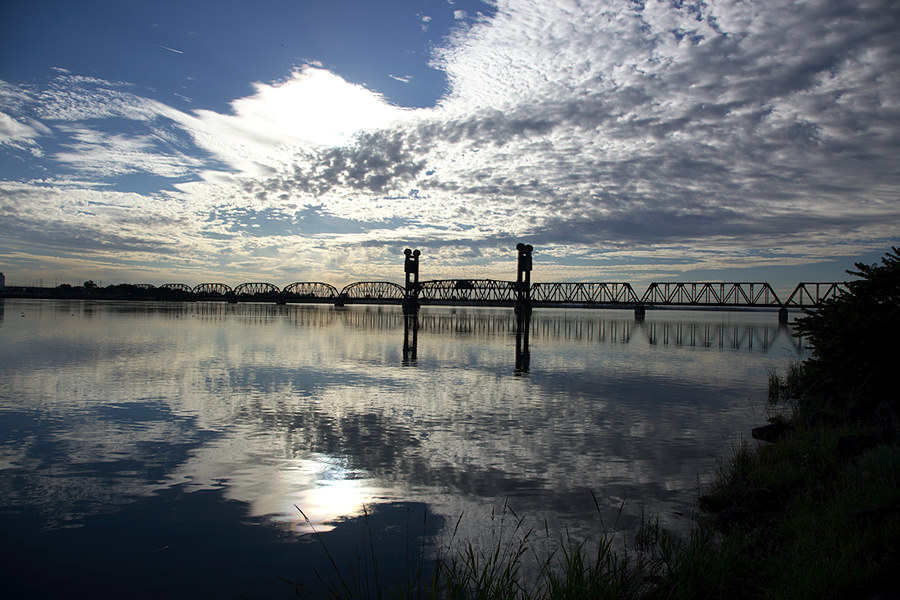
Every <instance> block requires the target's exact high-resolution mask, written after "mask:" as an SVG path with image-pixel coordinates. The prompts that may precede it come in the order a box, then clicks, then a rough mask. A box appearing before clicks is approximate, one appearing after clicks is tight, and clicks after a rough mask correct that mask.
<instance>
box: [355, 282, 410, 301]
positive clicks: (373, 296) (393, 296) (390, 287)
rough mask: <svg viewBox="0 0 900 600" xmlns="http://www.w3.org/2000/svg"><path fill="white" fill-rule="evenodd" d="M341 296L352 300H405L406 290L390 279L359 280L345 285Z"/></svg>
mask: <svg viewBox="0 0 900 600" xmlns="http://www.w3.org/2000/svg"><path fill="white" fill-rule="evenodd" d="M340 296H341V297H342V298H347V299H350V300H403V299H404V298H405V297H406V290H405V289H404V288H403V286H402V285H397V284H396V283H392V282H390V281H357V282H356V283H351V284H349V285H346V286H344V289H342V290H341V293H340Z"/></svg>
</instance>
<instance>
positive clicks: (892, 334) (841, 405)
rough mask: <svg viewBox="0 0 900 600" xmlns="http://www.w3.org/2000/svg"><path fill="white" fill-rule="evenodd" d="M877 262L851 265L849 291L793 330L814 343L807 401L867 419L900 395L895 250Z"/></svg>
mask: <svg viewBox="0 0 900 600" xmlns="http://www.w3.org/2000/svg"><path fill="white" fill-rule="evenodd" d="M891 250H892V251H891V252H888V253H886V255H885V256H884V257H883V258H882V259H881V264H877V263H876V264H873V265H866V264H862V263H856V268H857V269H858V271H847V272H848V273H849V274H851V275H855V276H856V277H858V279H856V280H854V281H851V282H849V283H848V284H847V287H848V293H845V294H842V295H841V296H838V297H836V298H832V299H829V300H828V301H826V302H825V303H824V305H823V306H822V307H821V308H820V309H819V310H818V311H816V312H814V313H809V314H807V315H806V316H804V317H802V318H801V319H798V320H797V330H798V334H799V335H802V336H803V337H805V338H806V339H807V340H808V341H809V342H810V344H811V345H812V347H813V356H812V358H811V359H810V360H808V361H806V363H805V364H804V376H805V377H804V378H805V379H806V380H807V381H811V382H814V384H813V386H812V387H813V389H808V390H807V391H808V392H811V393H807V394H805V395H804V396H805V400H806V401H807V402H810V401H815V402H817V403H821V404H822V406H821V408H824V409H826V410H828V409H830V410H834V411H839V412H843V413H844V414H847V415H850V416H859V417H867V416H870V415H871V414H872V412H873V411H875V410H876V409H877V408H878V407H879V406H881V407H884V406H885V405H886V404H890V403H891V402H896V401H897V399H898V398H900V387H898V380H900V373H898V365H900V361H898V360H897V359H898V356H900V352H898V351H897V344H898V340H900V254H898V249H897V248H896V247H894V248H892V249H891Z"/></svg>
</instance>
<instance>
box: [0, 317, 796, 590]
mask: <svg viewBox="0 0 900 600" xmlns="http://www.w3.org/2000/svg"><path fill="white" fill-rule="evenodd" d="M0 303H2V304H0V307H2V312H0V316H2V320H0V505H2V510H0V534H2V539H3V542H2V544H3V557H2V559H3V560H2V562H3V567H2V569H3V581H4V588H5V589H6V590H7V591H8V592H9V593H12V594H13V595H12V596H7V597H43V596H61V597H67V598H102V597H109V598H118V597H129V598H153V597H166V598H197V597H216V598H239V597H242V595H243V596H245V597H250V598H289V597H292V594H293V590H292V588H291V586H290V585H288V584H287V583H285V582H284V581H283V579H282V578H284V579H288V580H291V581H295V582H303V583H305V584H307V585H315V580H316V575H315V573H319V574H320V575H322V576H323V577H326V578H328V577H332V576H333V571H334V569H333V567H332V566H331V563H330V559H329V555H330V556H331V558H333V559H334V560H335V562H336V563H337V564H338V565H339V568H340V569H341V570H343V569H345V568H346V567H347V565H349V564H353V565H355V566H356V567H355V568H357V569H359V568H360V566H362V567H363V568H364V569H363V570H365V568H368V569H369V571H370V572H371V571H372V565H371V564H370V563H371V561H372V560H375V561H377V563H378V567H377V569H375V571H377V572H378V573H380V577H381V578H382V580H385V579H388V578H390V577H393V576H395V575H398V574H402V571H403V570H404V569H405V568H406V564H407V563H408V562H409V561H413V562H415V561H417V560H418V559H419V557H420V556H423V555H424V556H429V555H430V553H431V552H433V550H434V548H435V547H439V546H440V545H441V544H442V543H444V542H445V541H446V539H447V537H448V536H449V535H450V532H451V531H455V532H456V536H457V538H458V539H479V538H484V537H485V536H489V535H490V532H491V531H492V530H494V529H496V528H497V527H499V526H505V527H508V525H503V522H502V519H503V517H501V516H500V515H501V513H502V512H503V510H504V506H505V507H507V509H512V510H513V511H514V512H515V514H516V515H519V516H523V515H527V517H528V519H532V520H534V522H536V523H541V525H540V526H541V527H543V523H545V522H546V523H547V527H548V529H549V530H551V531H557V530H559V529H560V528H563V527H568V528H569V530H570V531H571V532H572V533H573V534H574V535H578V536H583V537H585V538H589V539H590V538H592V537H594V536H596V534H597V532H598V531H601V530H614V531H616V532H617V533H618V534H619V535H620V536H621V537H622V539H623V540H626V541H625V542H624V543H627V539H628V536H629V535H633V532H634V531H635V529H636V528H637V526H638V525H639V523H640V521H641V518H642V515H644V516H646V515H655V516H658V517H659V519H660V522H661V524H663V525H665V526H666V527H669V528H671V529H673V530H675V531H676V532H679V533H686V532H687V531H689V529H690V527H691V519H692V514H693V513H692V511H693V504H694V502H695V500H696V497H697V490H698V486H699V487H701V488H702V486H703V485H704V484H705V483H708V481H709V480H710V478H711V477H712V476H713V473H714V471H715V468H716V464H717V461H720V460H722V459H723V458H727V456H728V452H729V449H730V448H732V447H733V446H734V445H735V444H737V443H738V442H739V440H740V439H741V438H742V437H743V438H744V439H747V438H749V431H750V429H751V428H752V427H754V426H756V425H760V424H763V423H764V422H765V419H766V416H767V414H766V407H765V400H766V385H767V375H768V374H769V373H770V372H771V371H772V370H779V371H783V370H784V368H785V367H786V366H787V364H788V362H789V361H791V360H797V359H798V358H802V357H803V356H804V354H803V350H802V345H801V344H800V342H799V341H798V340H797V339H796V338H794V337H793V336H792V335H791V333H790V329H789V328H787V327H784V326H782V327H779V326H778V323H777V317H776V314H775V312H773V311H770V312H724V311H723V312H711V311H704V312H689V311H648V313H647V317H646V319H645V320H644V321H642V322H640V321H639V322H636V321H635V319H634V316H633V314H632V312H631V311H624V310H623V311H615V310H574V309H573V310H562V309H536V310H535V311H534V313H533V314H532V316H531V319H530V322H529V323H527V324H525V325H524V327H523V324H521V323H520V322H519V321H518V320H517V317H516V315H515V314H514V312H513V311H512V310H511V309H502V308H473V307H466V308H450V307H424V308H423V309H421V311H420V312H419V314H418V316H417V317H414V318H409V317H404V315H403V313H402V311H401V309H400V308H399V307H391V306H348V307H344V308H335V307H332V306H326V305H287V306H279V305H274V304H237V305H234V304H224V303H204V302H198V303H183V304H180V303H171V304H166V303H151V302H146V303H140V302H137V303H125V302H102V301H96V302H92V301H60V300H57V301H52V300H10V299H7V300H5V301H2V300H0ZM751 441H752V440H751ZM313 532H316V533H313ZM360 556H362V557H363V558H360ZM373 556H374V559H373V558H372V557H373ZM363 563H364V564H363ZM366 565H369V566H368V567H366Z"/></svg>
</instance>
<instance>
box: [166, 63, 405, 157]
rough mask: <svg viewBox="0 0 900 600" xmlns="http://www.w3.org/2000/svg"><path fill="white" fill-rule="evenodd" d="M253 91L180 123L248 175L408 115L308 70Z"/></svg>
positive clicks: (369, 94) (364, 92) (321, 72)
mask: <svg viewBox="0 0 900 600" xmlns="http://www.w3.org/2000/svg"><path fill="white" fill-rule="evenodd" d="M254 88H255V91H254V93H253V94H252V95H250V96H246V97H244V98H239V99H237V100H235V101H233V102H232V103H231V109H232V112H231V114H220V113H216V112H213V111H210V110H198V111H196V113H195V115H196V117H187V116H186V115H184V116H183V117H182V119H181V120H182V124H184V125H186V126H187V127H188V129H189V130H190V131H191V132H192V133H193V134H194V135H195V137H196V140H197V142H198V143H199V144H200V145H201V146H203V147H205V148H206V149H207V150H209V151H210V152H212V153H213V154H215V155H217V156H218V157H219V158H221V159H222V160H224V161H225V162H227V163H228V164H230V165H232V166H234V167H236V168H238V169H239V170H241V171H250V172H251V173H252V172H256V171H259V167H260V166H265V167H272V166H275V165H281V164H284V163H285V162H286V161H287V160H288V159H289V158H290V152H291V151H292V150H296V149H298V148H304V147H307V148H308V147H310V146H312V147H327V146H343V145H346V144H349V143H350V142H352V140H353V136H354V135H356V134H357V133H359V132H360V131H366V130H372V129H378V128H383V127H386V126H388V125H389V124H390V123H391V122H393V121H396V120H398V119H401V118H403V117H404V116H405V115H407V114H408V113H409V111H406V110H404V109H402V108H398V107H395V106H392V105H391V104H389V103H388V102H386V101H385V100H384V98H383V97H382V96H381V95H380V94H376V93H374V92H371V91H369V90H367V89H366V88H365V87H363V86H360V85H355V84H352V83H348V82H347V81H345V80H344V79H342V78H341V77H339V76H337V75H335V74H334V73H331V72H330V71H327V70H325V69H320V68H315V67H309V66H307V67H304V68H303V69H300V70H298V71H295V72H294V73H293V74H292V76H291V77H290V78H288V79H287V80H285V81H282V82H276V83H271V84H269V83H256V84H255V85H254ZM254 165H255V167H256V168H254Z"/></svg>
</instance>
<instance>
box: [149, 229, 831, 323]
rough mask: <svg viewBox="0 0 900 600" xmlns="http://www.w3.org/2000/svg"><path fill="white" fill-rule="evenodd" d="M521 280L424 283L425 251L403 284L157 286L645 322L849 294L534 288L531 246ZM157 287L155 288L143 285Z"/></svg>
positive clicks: (736, 288)
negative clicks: (612, 312) (650, 312)
mask: <svg viewBox="0 0 900 600" xmlns="http://www.w3.org/2000/svg"><path fill="white" fill-rule="evenodd" d="M516 249H517V250H518V263H517V264H518V273H517V279H516V281H504V280H496V279H435V280H428V281H419V257H420V255H421V253H420V252H419V251H418V250H416V251H414V252H413V251H411V250H405V251H404V254H405V255H406V262H405V273H406V282H405V285H400V284H398V283H394V282H391V281H359V282H354V283H350V284H348V285H346V286H344V287H343V288H342V289H340V290H338V289H337V288H336V287H335V286H333V285H331V284H329V283H323V282H318V281H298V282H294V283H290V284H288V285H286V286H284V287H283V288H279V287H278V286H277V285H275V284H272V283H265V282H250V283H241V284H240V285H237V286H236V287H233V288H232V287H230V286H229V285H227V284H225V283H201V284H199V285H196V286H193V287H191V286H188V285H185V284H182V283H167V284H164V285H162V286H160V287H159V289H161V290H167V291H168V292H171V293H177V294H181V295H182V296H183V297H184V299H191V300H220V301H229V302H277V303H281V304H284V303H289V302H290V303H326V304H334V305H337V306H343V305H345V304H399V305H403V306H404V308H405V309H407V310H416V309H418V308H419V307H420V306H422V305H456V306H465V305H471V306H511V307H515V308H516V309H517V311H530V310H531V308H533V307H567V308H624V309H633V310H634V312H635V317H637V318H642V317H643V316H644V314H645V311H646V310H647V309H652V308H662V307H679V308H694V309H777V310H778V311H779V320H780V321H782V322H787V311H788V309H815V308H818V307H819V306H821V304H822V303H823V302H824V301H826V300H827V299H829V298H834V297H836V296H838V295H840V294H842V293H844V292H845V291H846V289H847V288H846V283H845V282H801V283H798V284H797V285H796V286H795V287H794V288H793V291H791V292H790V293H789V294H788V295H786V296H785V299H782V297H781V296H779V295H778V293H777V292H776V291H775V290H774V289H773V288H772V286H771V285H770V284H768V283H766V282H759V281H750V282H745V281H738V282H697V281H690V282H679V281H665V282H654V283H651V284H650V285H649V286H648V287H647V289H646V290H644V292H643V293H642V294H638V293H637V292H636V291H635V289H634V287H633V286H632V285H631V284H630V283H626V282H551V283H544V282H538V283H531V268H532V260H531V253H532V251H533V248H532V247H531V246H530V245H525V244H519V245H518V246H517V247H516ZM144 287H152V286H144Z"/></svg>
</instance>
